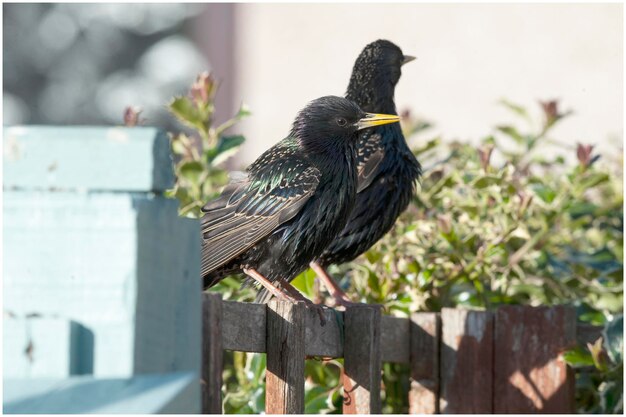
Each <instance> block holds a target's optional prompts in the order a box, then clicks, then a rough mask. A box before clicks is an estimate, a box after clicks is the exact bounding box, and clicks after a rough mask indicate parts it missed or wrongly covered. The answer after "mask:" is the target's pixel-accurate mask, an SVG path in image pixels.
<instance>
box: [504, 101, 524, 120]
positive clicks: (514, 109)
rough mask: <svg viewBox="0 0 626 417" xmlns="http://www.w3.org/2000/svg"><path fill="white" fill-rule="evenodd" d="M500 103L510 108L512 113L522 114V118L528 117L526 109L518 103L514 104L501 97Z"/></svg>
mask: <svg viewBox="0 0 626 417" xmlns="http://www.w3.org/2000/svg"><path fill="white" fill-rule="evenodd" d="M500 104H502V105H503V106H504V107H506V108H508V109H509V110H511V111H512V112H513V113H515V114H517V115H519V116H522V117H523V118H524V119H527V120H528V119H529V116H528V112H527V111H526V109H525V108H524V107H523V106H520V105H519V104H515V103H512V102H510V101H508V100H506V99H501V100H500Z"/></svg>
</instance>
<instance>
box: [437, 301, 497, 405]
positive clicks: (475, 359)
mask: <svg viewBox="0 0 626 417" xmlns="http://www.w3.org/2000/svg"><path fill="white" fill-rule="evenodd" d="M441 335H442V337H441V347H440V349H441V351H440V352H441V354H440V355H441V356H440V357H441V361H440V362H439V364H440V376H441V387H440V399H439V409H440V411H441V413H443V414H459V413H462V414H473V413H480V414H489V413H491V412H492V410H493V405H492V397H493V395H492V393H493V384H492V381H493V314H492V313H491V312H489V311H470V310H454V309H450V308H444V309H443V310H442V311H441Z"/></svg>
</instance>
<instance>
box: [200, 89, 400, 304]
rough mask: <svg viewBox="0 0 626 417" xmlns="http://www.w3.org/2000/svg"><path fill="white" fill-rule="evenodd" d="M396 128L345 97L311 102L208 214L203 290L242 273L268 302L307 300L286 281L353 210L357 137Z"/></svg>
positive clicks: (204, 223) (390, 119)
mask: <svg viewBox="0 0 626 417" xmlns="http://www.w3.org/2000/svg"><path fill="white" fill-rule="evenodd" d="M397 121H399V118H398V116H395V115H381V114H370V113H365V112H363V111H362V110H361V109H360V108H359V107H358V106H357V105H356V104H354V103H353V102H351V101H350V100H347V99H345V98H342V97H334V96H327V97H322V98H319V99H317V100H314V101H312V102H310V103H309V104H308V105H307V106H306V107H305V108H304V109H303V110H302V111H300V113H299V114H298V116H297V117H296V119H295V121H294V123H293V127H292V129H291V132H290V134H289V136H288V137H287V138H285V139H283V140H282V141H281V142H279V143H278V144H276V145H275V146H273V147H272V148H270V149H269V150H268V151H266V152H265V153H264V154H262V155H261V156H260V157H259V158H258V159H257V160H256V161H255V162H254V163H252V165H250V166H249V167H248V169H247V173H246V175H245V176H244V177H243V178H239V179H237V180H234V181H232V182H231V183H230V184H228V185H227V186H226V187H225V188H224V190H223V191H222V194H221V195H220V196H219V197H218V198H217V199H215V200H213V201H211V202H209V203H207V204H206V205H205V206H204V207H203V209H202V210H203V212H204V213H205V214H204V216H203V217H202V220H201V227H202V237H203V243H202V276H203V279H204V285H205V287H210V286H212V285H214V284H216V283H217V282H219V281H220V280H221V279H222V278H224V277H225V276H226V275H229V274H233V273H238V272H241V271H243V272H244V273H245V274H246V275H247V276H248V277H249V279H251V280H252V281H256V282H257V283H258V284H260V285H262V286H263V287H265V291H267V292H268V293H269V294H271V295H274V296H276V297H278V298H281V299H288V300H290V301H295V299H297V298H299V299H303V298H304V297H303V296H302V295H301V294H300V293H298V292H297V291H296V290H295V288H293V287H292V286H291V285H290V284H289V281H291V280H292V279H293V278H294V277H295V276H297V275H298V274H299V273H301V272H302V271H304V270H305V269H306V268H307V267H308V265H309V263H310V262H311V261H312V260H313V259H315V258H316V257H317V256H319V255H321V253H322V251H323V250H324V248H325V247H326V246H328V244H329V243H330V241H331V240H332V239H333V238H334V237H335V236H337V234H338V233H339V231H341V229H342V228H343V226H344V225H345V224H346V221H347V220H348V216H349V214H350V211H351V210H352V207H353V204H354V199H355V195H356V189H357V171H356V167H355V160H356V151H355V145H356V141H357V138H358V133H357V132H358V131H359V130H360V129H363V128H366V127H370V126H378V125H383V124H386V123H393V122H397ZM307 301H308V300H307Z"/></svg>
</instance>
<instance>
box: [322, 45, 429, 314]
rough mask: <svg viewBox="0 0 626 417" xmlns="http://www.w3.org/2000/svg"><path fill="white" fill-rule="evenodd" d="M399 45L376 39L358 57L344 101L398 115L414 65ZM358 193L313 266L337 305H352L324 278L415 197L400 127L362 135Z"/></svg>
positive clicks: (415, 169)
mask: <svg viewBox="0 0 626 417" xmlns="http://www.w3.org/2000/svg"><path fill="white" fill-rule="evenodd" d="M413 59H415V58H413V57H411V56H407V55H404V54H403V53H402V50H400V48H399V47H398V46H396V45H395V44H393V43H391V42H389V41H386V40H377V41H375V42H372V43H370V44H369V45H367V46H366V47H365V49H363V51H362V52H361V54H360V55H359V57H358V58H357V60H356V62H355V64H354V68H353V70H352V76H351V78H350V84H349V85H348V91H347V93H346V97H347V98H348V99H350V100H352V101H354V102H355V103H357V104H358V105H359V106H360V107H361V108H362V109H363V110H365V111H368V112H376V113H378V112H380V113H388V114H397V113H396V105H395V102H394V91H395V87H396V84H397V83H398V81H399V80H400V75H401V67H402V66H403V65H404V64H406V63H407V62H410V61H412V60H413ZM357 167H358V180H359V184H358V194H357V198H356V202H355V204H354V210H353V211H352V212H351V214H350V219H349V220H348V223H347V225H346V226H345V227H344V229H343V230H342V231H341V233H340V234H339V236H338V237H337V238H336V239H335V240H334V241H333V242H332V243H331V244H330V245H329V246H328V248H326V250H325V251H324V253H323V254H322V255H321V256H320V257H319V258H318V259H317V261H316V262H314V263H312V264H311V267H312V268H313V269H314V270H315V272H316V273H317V275H318V276H319V277H320V278H321V279H322V282H323V283H324V285H325V286H326V287H327V288H328V289H329V291H330V293H331V295H332V296H333V297H334V298H335V301H336V303H337V304H341V305H349V304H352V303H351V302H350V300H349V299H348V298H347V296H346V294H345V293H344V292H343V291H342V290H341V288H340V287H339V286H338V285H337V283H335V282H334V281H333V279H332V278H331V277H330V276H329V275H328V274H327V273H326V270H325V268H326V267H327V266H328V265H331V264H341V263H344V262H349V261H351V260H353V259H355V258H356V257H357V256H359V255H361V254H362V253H364V252H365V251H367V250H368V249H369V248H370V247H371V246H372V245H374V243H376V242H377V241H378V240H379V239H380V238H381V237H383V235H385V234H386V233H387V232H388V231H389V230H390V229H391V227H392V226H393V225H394V223H395V221H396V219H397V218H398V216H399V215H400V213H402V212H403V211H404V210H405V209H406V208H407V206H408V205H409V202H410V201H411V197H412V196H413V194H414V192H415V186H416V181H417V180H418V179H419V176H420V175H421V167H420V164H419V162H418V161H417V159H416V158H415V156H414V155H413V153H412V152H411V150H410V149H409V147H408V145H407V143H406V140H405V139H404V135H403V134H402V129H401V128H400V125H399V124H393V125H388V126H379V127H376V128H373V129H369V130H367V131H363V132H361V133H360V135H359V140H358V144H357Z"/></svg>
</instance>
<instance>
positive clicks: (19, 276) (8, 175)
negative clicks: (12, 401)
mask: <svg viewBox="0 0 626 417" xmlns="http://www.w3.org/2000/svg"><path fill="white" fill-rule="evenodd" d="M3 136H4V138H3V144H4V152H3V154H4V155H3V161H4V172H3V173H4V180H3V189H4V197H3V199H4V201H3V207H4V208H3V215H4V242H3V243H4V251H3V276H4V285H3V301H4V314H3V320H4V325H5V326H4V328H5V332H4V335H3V345H4V358H3V359H4V375H3V377H4V378H26V377H33V378H34V377H52V378H64V377H68V376H70V375H73V374H92V373H93V375H94V376H95V377H115V378H126V377H130V376H132V375H135V374H139V373H151V372H175V371H192V372H194V373H195V374H196V375H199V372H200V347H201V321H200V320H201V280H200V233H199V223H198V221H196V220H191V219H182V218H179V217H178V216H177V207H178V203H177V201H175V200H171V199H167V198H165V197H164V196H163V195H162V193H163V191H164V190H166V189H167V188H169V187H171V186H172V184H173V172H172V161H171V156H170V152H169V140H168V138H167V136H166V135H165V134H164V133H163V132H160V131H159V130H157V129H153V128H93V127H8V128H5V129H4V131H3ZM51 352H54V353H51Z"/></svg>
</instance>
